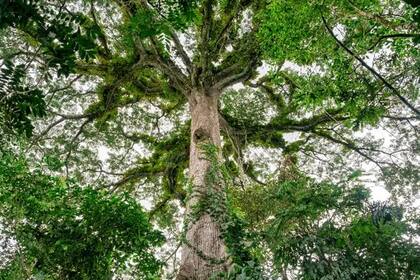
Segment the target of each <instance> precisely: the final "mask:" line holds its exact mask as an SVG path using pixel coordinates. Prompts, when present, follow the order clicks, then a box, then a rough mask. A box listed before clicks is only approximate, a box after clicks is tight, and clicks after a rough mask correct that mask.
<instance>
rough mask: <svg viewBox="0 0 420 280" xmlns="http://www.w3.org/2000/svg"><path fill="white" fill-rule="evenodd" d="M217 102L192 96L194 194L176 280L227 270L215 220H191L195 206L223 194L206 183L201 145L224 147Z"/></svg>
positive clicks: (207, 215)
mask: <svg viewBox="0 0 420 280" xmlns="http://www.w3.org/2000/svg"><path fill="white" fill-rule="evenodd" d="M217 101H218V97H217V95H216V96H214V95H212V96H209V95H208V94H206V92H205V91H203V90H195V91H193V92H192V93H191V95H190V100H189V105H190V113H191V146H190V160H189V175H190V178H191V180H192V193H191V196H190V198H189V200H188V202H187V205H186V214H185V219H186V223H187V231H186V240H185V244H184V245H183V248H182V258H181V267H180V270H179V272H178V275H177V278H176V279H177V280H184V279H195V280H201V279H203V280H204V279H210V278H211V277H214V276H215V275H216V274H217V273H219V272H223V271H226V268H227V265H226V263H227V261H226V260H227V253H226V246H225V244H224V241H223V238H222V237H221V230H220V226H219V224H218V222H217V221H216V219H215V217H214V216H212V215H210V213H206V212H205V211H200V212H198V213H199V214H198V215H197V216H198V217H192V216H193V215H192V212H193V210H194V207H196V206H197V205H198V203H200V201H201V200H203V199H206V198H207V197H208V196H207V195H208V194H209V191H211V192H223V189H222V188H221V187H220V186H217V185H214V184H212V185H211V186H209V184H208V183H206V181H207V180H206V174H207V172H208V170H209V167H210V162H209V161H208V160H207V159H206V157H205V155H204V154H203V151H202V149H201V148H200V145H201V144H206V143H208V144H213V145H215V146H217V147H219V148H220V146H221V140H220V126H219V117H218V108H217ZM223 195H224V194H223ZM189 219H191V220H189ZM214 279H217V278H214Z"/></svg>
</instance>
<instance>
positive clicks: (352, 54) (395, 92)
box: [321, 16, 420, 116]
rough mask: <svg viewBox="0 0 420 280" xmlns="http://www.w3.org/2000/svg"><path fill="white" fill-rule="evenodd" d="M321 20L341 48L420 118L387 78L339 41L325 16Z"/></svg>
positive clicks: (418, 113)
mask: <svg viewBox="0 0 420 280" xmlns="http://www.w3.org/2000/svg"><path fill="white" fill-rule="evenodd" d="M321 18H322V22H323V23H324V26H325V28H326V29H327V31H328V33H329V34H330V35H331V36H332V37H333V38H334V40H335V41H336V42H337V44H338V45H339V46H340V47H342V48H343V49H344V50H345V51H346V52H347V53H348V54H350V55H351V56H352V57H353V58H355V59H356V60H357V61H359V62H360V64H361V65H362V66H363V67H365V68H366V69H367V70H369V72H371V73H372V74H373V75H374V76H375V77H376V78H377V79H378V80H380V81H381V82H382V83H383V84H384V85H385V86H386V87H387V88H389V89H390V90H391V92H392V93H393V94H394V95H395V96H397V97H398V98H399V99H400V101H401V102H402V103H404V104H405V105H406V106H407V107H408V108H410V109H411V110H412V111H413V112H415V113H416V114H417V115H418V116H420V111H419V110H418V109H416V108H415V107H414V106H413V105H411V104H410V102H408V100H407V99H406V98H405V97H404V96H402V95H401V94H400V93H399V92H398V90H397V89H396V88H394V86H392V85H391V84H390V83H388V81H387V80H385V78H384V77H382V76H381V75H380V74H379V73H378V72H377V71H376V70H375V69H373V68H372V67H370V66H369V65H368V64H367V63H366V62H365V61H364V60H363V59H361V58H360V57H359V56H357V55H356V54H355V53H354V52H353V51H352V50H350V49H349V48H347V47H346V46H345V45H344V44H343V43H342V42H341V41H340V40H338V38H337V37H336V36H335V35H334V32H333V31H332V29H331V28H330V27H329V26H328V24H327V21H326V20H325V18H324V16H321Z"/></svg>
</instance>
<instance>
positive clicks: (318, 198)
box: [238, 177, 420, 279]
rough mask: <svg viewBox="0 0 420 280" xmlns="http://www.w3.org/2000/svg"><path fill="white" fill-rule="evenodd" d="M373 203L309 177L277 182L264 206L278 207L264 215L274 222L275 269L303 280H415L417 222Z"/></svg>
mask: <svg viewBox="0 0 420 280" xmlns="http://www.w3.org/2000/svg"><path fill="white" fill-rule="evenodd" d="M267 196H268V197H267ZM368 198H369V192H368V190H367V189H365V188H363V187H361V186H355V187H349V186H346V185H335V184H331V183H328V182H320V183H316V182H314V181H312V180H310V179H308V178H304V177H301V178H300V179H297V180H293V181H282V182H279V183H274V187H273V188H272V189H270V192H269V194H266V198H265V203H269V204H270V205H276V208H275V209H273V208H272V207H270V208H269V209H266V210H265V211H269V212H268V213H267V214H269V215H272V217H273V218H272V219H270V218H268V217H265V219H268V220H267V221H266V222H265V227H263V229H265V230H266V237H265V242H267V243H266V244H267V246H268V247H270V248H271V250H272V252H273V263H274V265H275V266H276V267H277V268H278V269H279V270H280V271H288V273H292V274H293V270H294V269H296V268H297V269H298V271H297V273H298V275H297V277H298V279H360V278H363V279H416V277H417V276H418V275H419V273H420V272H419V270H418V266H417V263H418V262H419V259H420V247H419V246H418V244H417V243H416V241H415V240H416V238H418V226H419V225H418V217H416V216H415V215H412V214H411V213H405V214H404V215H403V212H402V211H404V210H403V208H402V207H401V206H394V205H392V204H391V203H371V202H369V201H368ZM260 199H261V198H260ZM238 203H239V204H240V205H241V206H242V211H244V212H248V209H249V208H248V206H247V205H246V204H243V205H242V204H241V202H238ZM255 203H256V204H259V203H261V200H260V201H257V202H255ZM248 213H250V214H251V213H252V212H248ZM259 230H261V228H260V229H259Z"/></svg>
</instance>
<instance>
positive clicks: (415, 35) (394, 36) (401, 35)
mask: <svg viewBox="0 0 420 280" xmlns="http://www.w3.org/2000/svg"><path fill="white" fill-rule="evenodd" d="M419 36H420V34H403V33H401V34H389V35H383V36H380V37H379V39H378V40H377V41H376V42H375V44H373V45H372V47H370V48H369V49H368V50H369V51H371V50H373V49H374V48H375V47H376V46H377V45H378V44H379V43H380V42H381V41H382V40H385V39H390V38H414V37H419Z"/></svg>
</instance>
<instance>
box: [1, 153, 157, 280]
mask: <svg viewBox="0 0 420 280" xmlns="http://www.w3.org/2000/svg"><path fill="white" fill-rule="evenodd" d="M0 205H1V206H0V210H1V213H2V215H1V218H2V220H1V221H2V227H3V228H1V232H2V233H3V234H4V233H7V234H11V235H12V236H13V237H14V238H15V239H16V241H17V245H15V246H18V247H16V248H15V251H14V252H13V260H11V261H10V262H9V263H7V264H6V266H5V267H3V268H1V270H0V279H16V280H17V279H29V278H30V275H33V276H34V277H36V279H112V276H113V275H114V274H115V273H118V274H119V273H124V272H125V273H128V274H132V273H134V274H135V275H136V279H155V278H154V276H155V275H156V273H157V272H159V270H160V266H161V264H160V263H159V262H158V261H157V260H156V259H155V257H154V256H153V254H152V251H151V248H152V247H153V246H157V245H159V244H161V243H162V241H163V237H162V235H161V234H160V233H159V232H157V231H155V230H153V229H152V227H151V225H150V224H149V223H148V220H147V216H146V214H145V213H144V211H143V210H142V209H141V208H140V207H139V205H138V204H137V202H136V201H134V200H133V199H132V198H129V197H127V196H125V195H108V194H106V193H105V192H103V191H97V190H93V189H92V188H90V187H85V188H81V187H80V186H78V185H77V184H76V183H75V182H72V181H71V180H65V179H64V178H62V177H52V176H46V175H43V174H42V172H41V170H40V169H36V170H33V171H30V170H29V169H28V166H27V165H26V163H25V162H24V161H23V159H21V158H16V157H14V156H12V155H11V154H10V153H1V160H0ZM9 245H10V244H9ZM127 269H130V270H129V271H127Z"/></svg>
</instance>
